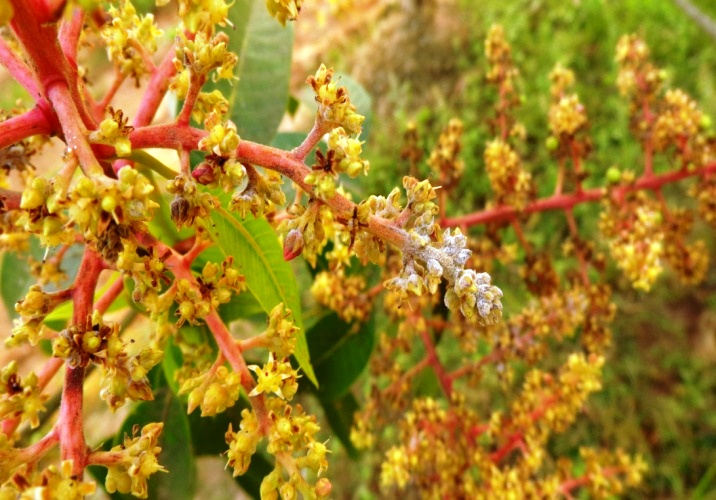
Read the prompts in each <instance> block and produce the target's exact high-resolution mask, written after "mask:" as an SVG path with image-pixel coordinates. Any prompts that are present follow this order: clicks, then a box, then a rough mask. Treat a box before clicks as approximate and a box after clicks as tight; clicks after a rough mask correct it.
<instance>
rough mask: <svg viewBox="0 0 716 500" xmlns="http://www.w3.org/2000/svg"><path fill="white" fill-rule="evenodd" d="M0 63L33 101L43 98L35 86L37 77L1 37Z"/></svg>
mask: <svg viewBox="0 0 716 500" xmlns="http://www.w3.org/2000/svg"><path fill="white" fill-rule="evenodd" d="M0 64H2V65H3V66H5V68H6V69H7V70H8V72H9V73H10V76H12V79H13V80H15V81H16V82H18V83H19V84H20V85H22V86H23V88H24V89H25V90H27V91H28V92H29V94H30V96H32V98H33V99H34V100H35V102H38V101H40V100H42V99H43V97H42V94H41V93H40V89H39V87H38V86H37V79H36V78H37V77H36V76H35V74H34V73H33V71H32V70H31V69H30V68H29V67H28V66H27V64H25V63H24V62H23V61H22V59H20V58H19V57H18V56H17V54H15V52H14V51H13V50H12V49H11V48H10V47H9V46H8V45H7V42H6V41H5V39H4V38H2V37H0Z"/></svg>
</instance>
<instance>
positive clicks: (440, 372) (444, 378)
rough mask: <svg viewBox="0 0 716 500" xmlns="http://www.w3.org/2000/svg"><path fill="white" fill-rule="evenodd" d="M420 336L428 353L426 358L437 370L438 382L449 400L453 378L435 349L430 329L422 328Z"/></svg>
mask: <svg viewBox="0 0 716 500" xmlns="http://www.w3.org/2000/svg"><path fill="white" fill-rule="evenodd" d="M420 338H421V339H422V341H423V345H424V346H425V351H426V354H427V355H426V358H427V359H428V362H429V363H430V367H431V368H432V369H433V372H435V376H436V377H437V379H438V382H440V387H442V389H443V392H444V393H445V397H447V399H448V401H449V400H450V398H451V396H452V378H451V377H450V375H449V374H448V373H447V371H446V370H445V367H444V366H443V364H442V363H441V362H440V358H439V357H438V353H437V352H436V351H435V346H434V345H433V340H432V339H431V338H430V334H429V333H428V331H427V330H425V329H422V330H421V331H420Z"/></svg>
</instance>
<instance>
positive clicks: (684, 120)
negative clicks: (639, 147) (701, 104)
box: [653, 89, 714, 166]
mask: <svg viewBox="0 0 716 500" xmlns="http://www.w3.org/2000/svg"><path fill="white" fill-rule="evenodd" d="M662 107H663V109H662V110H661V112H660V113H659V116H658V118H657V119H656V122H655V123H654V130H653V141H654V148H655V150H656V151H664V150H665V149H667V148H670V147H674V148H675V149H676V151H677V152H678V153H679V155H680V157H681V160H682V162H683V163H684V164H685V165H688V164H694V165H697V166H701V165H704V164H706V163H707V162H708V161H710V160H711V159H712V158H713V156H714V151H713V147H712V145H711V144H710V143H709V141H707V139H706V137H705V136H704V134H703V131H704V128H705V127H708V126H709V120H708V119H707V118H706V116H705V115H704V114H703V113H702V112H701V111H700V110H699V108H698V107H697V104H696V102H695V101H694V100H693V99H691V97H689V96H688V95H687V94H686V93H685V92H684V91H682V90H680V89H676V90H668V91H667V92H666V94H665V95H664V99H663V103H662Z"/></svg>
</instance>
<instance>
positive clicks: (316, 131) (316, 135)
mask: <svg viewBox="0 0 716 500" xmlns="http://www.w3.org/2000/svg"><path fill="white" fill-rule="evenodd" d="M332 128H333V126H332V125H331V124H327V123H326V122H325V121H323V120H322V119H321V117H320V116H318V115H316V121H314V122H313V127H312V128H311V131H310V132H309V133H308V135H307V136H306V138H305V139H304V140H303V142H302V143H301V145H300V146H298V147H297V148H294V149H293V151H291V155H292V156H293V157H294V158H295V159H296V160H298V161H301V162H303V161H304V160H305V159H306V156H308V153H310V152H311V150H312V149H313V148H314V147H315V146H316V144H318V143H319V142H320V140H321V139H322V138H323V136H324V135H326V134H327V133H328V132H330V131H331V129H332Z"/></svg>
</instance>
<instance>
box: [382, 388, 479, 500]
mask: <svg viewBox="0 0 716 500" xmlns="http://www.w3.org/2000/svg"><path fill="white" fill-rule="evenodd" d="M479 425H480V422H479V421H478V417H477V415H476V414H475V413H474V412H473V411H471V410H469V409H468V408H467V407H466V406H465V402H464V400H463V399H460V398H457V399H456V400H455V401H453V402H452V404H451V405H450V406H448V407H447V408H443V407H442V406H441V405H440V404H439V403H438V402H437V401H436V400H434V399H432V398H429V397H428V398H417V399H415V400H413V402H412V405H411V407H410V409H409V410H408V411H407V412H405V413H404V414H403V416H402V418H401V419H400V421H399V423H398V426H399V432H400V437H399V440H400V442H401V443H403V444H401V445H396V446H392V447H390V448H389V449H388V450H387V451H386V452H385V458H384V460H383V462H382V463H381V471H380V482H381V487H382V489H383V490H384V491H386V492H387V491H390V490H391V489H397V490H403V491H404V493H405V494H408V495H409V496H410V495H417V496H420V497H421V498H446V497H454V498H473V497H474V496H475V495H476V494H477V492H478V491H479V484H478V482H477V481H476V480H475V476H474V474H473V473H474V472H475V471H476V470H477V468H478V467H480V465H481V462H482V461H483V460H484V458H483V457H481V456H480V455H481V454H480V453H479V451H478V450H476V449H475V448H474V446H473V445H472V442H471V440H468V439H464V436H465V435H467V434H470V433H471V432H474V431H472V429H474V428H476V427H479ZM434 477H440V478H441V480H440V481H435V480H433V479H432V478H434Z"/></svg>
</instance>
